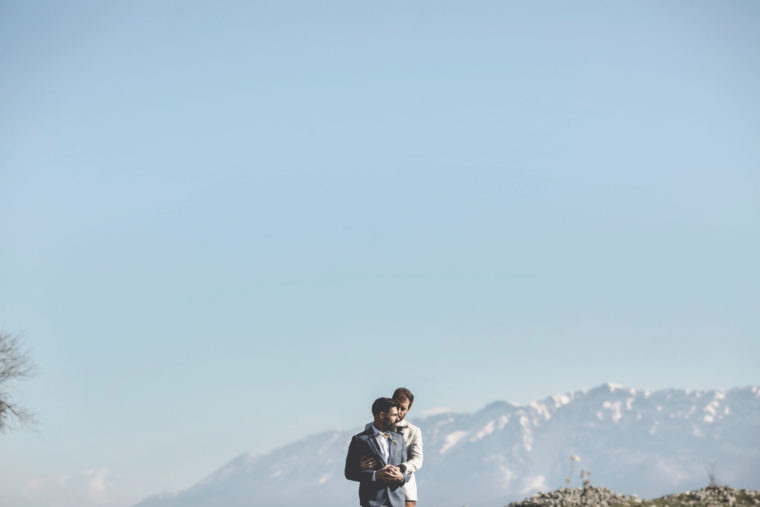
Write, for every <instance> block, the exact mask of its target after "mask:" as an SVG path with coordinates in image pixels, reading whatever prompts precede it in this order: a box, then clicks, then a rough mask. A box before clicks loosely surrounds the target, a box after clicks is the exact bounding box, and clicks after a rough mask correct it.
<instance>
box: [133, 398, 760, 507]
mask: <svg viewBox="0 0 760 507" xmlns="http://www.w3.org/2000/svg"><path fill="white" fill-rule="evenodd" d="M410 422H412V423H414V424H416V425H418V426H419V427H420V428H421V429H422V436H423V443H424V446H423V448H424V465H423V467H422V469H421V470H420V471H419V472H417V484H418V489H419V494H420V503H423V502H424V504H425V505H430V506H435V507H462V506H465V505H466V506H469V507H497V506H503V505H504V504H506V503H507V502H509V501H514V500H519V499H521V498H524V497H526V496H528V495H531V494H533V493H535V492H537V491H547V490H553V489H556V488H559V487H561V486H566V485H568V486H575V487H577V486H579V485H581V483H582V479H581V477H580V474H581V471H583V476H584V478H585V479H588V480H590V482H591V484H593V485H599V486H604V487H607V488H610V489H612V490H614V491H616V492H620V493H629V494H633V493H636V494H639V495H640V496H642V497H645V498H651V497H655V496H661V495H664V494H668V493H673V492H676V491H683V490H686V489H694V488H699V487H702V486H705V485H707V484H708V482H709V481H710V476H713V478H714V480H715V481H717V482H718V483H722V484H727V485H730V486H733V487H736V488H747V489H760V473H758V470H760V387H757V386H755V387H744V388H735V389H730V390H721V389H716V390H705V391H695V390H683V389H666V390H661V391H655V392H648V391H642V390H636V389H631V388H627V387H622V386H618V385H615V384H603V385H601V386H599V387H596V388H593V389H588V390H582V391H576V392H571V393H567V394H555V395H553V396H549V397H547V398H545V399H543V400H541V401H536V402H532V403H529V404H527V405H517V404H513V403H509V402H506V401H496V402H493V403H490V404H489V405H486V406H485V407H483V408H482V409H480V410H478V411H477V412H474V413H454V412H450V413H442V414H436V415H432V416H429V417H425V418H420V419H414V418H411V417H410ZM362 429H363V428H362V427H357V428H352V429H350V430H331V431H325V432H323V433H319V434H317V435H312V436H308V437H306V438H303V439H301V440H298V441H296V442H294V443H291V444H289V445H286V446H284V447H281V448H279V449H276V450H274V451H272V452H270V453H267V454H264V455H257V454H250V453H246V454H242V455H240V456H238V457H236V458H235V459H233V460H232V461H230V462H229V463H228V464H226V465H225V466H223V467H222V468H220V469H219V470H217V471H215V472H214V473H212V474H211V475H209V476H208V477H206V478H205V479H203V480H202V481H200V482H199V483H197V484H195V485H193V486H192V487H190V488H188V489H187V490H184V491H179V492H174V493H164V494H160V495H156V496H153V497H151V498H148V499H146V500H144V501H142V502H140V503H139V504H137V505H136V506H135V507H180V506H181V507H212V506H213V507H218V506H225V507H242V506H256V505H267V506H269V507H292V506H294V505H309V506H311V507H327V506H331V507H334V506H335V505H358V503H359V502H358V493H357V492H358V483H355V482H350V481H347V480H346V479H345V478H344V476H343V467H344V463H345V455H346V450H347V448H348V443H349V441H350V439H351V436H352V435H354V434H356V433H358V432H359V431H361V430H362Z"/></svg>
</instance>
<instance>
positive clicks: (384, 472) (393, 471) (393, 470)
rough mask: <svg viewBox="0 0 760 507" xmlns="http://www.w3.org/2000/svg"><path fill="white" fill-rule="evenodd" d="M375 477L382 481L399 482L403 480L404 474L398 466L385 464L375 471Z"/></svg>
mask: <svg viewBox="0 0 760 507" xmlns="http://www.w3.org/2000/svg"><path fill="white" fill-rule="evenodd" d="M375 479H377V480H379V481H383V482H401V481H403V480H404V475H403V474H402V473H401V470H400V469H399V467H397V466H394V465H385V466H384V467H383V468H381V469H380V470H378V471H377V472H375Z"/></svg>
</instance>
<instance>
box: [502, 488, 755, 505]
mask: <svg viewBox="0 0 760 507" xmlns="http://www.w3.org/2000/svg"><path fill="white" fill-rule="evenodd" d="M574 505H579V506H589V507H590V506H596V507H629V506H631V507H632V506H637V507H686V506H694V507H724V506H735V507H743V506H749V505H760V491H752V490H746V489H733V488H730V487H728V486H708V487H706V488H702V489H698V490H694V491H687V492H686V493H677V494H674V495H667V496H663V497H660V498H656V499H654V500H644V499H642V498H640V497H638V496H637V495H619V494H617V493H613V492H612V491H610V490H609V489H607V488H598V487H595V486H588V487H585V488H561V489H557V490H555V491H550V492H548V493H536V494H535V495H533V496H531V497H530V498H526V499H525V500H522V501H520V502H513V503H510V504H509V505H508V506H507V507H554V506H556V507H559V506H574Z"/></svg>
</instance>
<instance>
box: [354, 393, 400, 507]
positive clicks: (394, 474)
mask: <svg viewBox="0 0 760 507" xmlns="http://www.w3.org/2000/svg"><path fill="white" fill-rule="evenodd" d="M398 407H399V404H398V402H396V401H395V400H393V399H391V398H378V399H377V400H375V402H374V403H373V404H372V416H373V418H374V421H373V422H372V424H370V425H368V427H367V428H366V429H365V430H364V431H362V432H361V433H359V434H357V435H354V436H353V438H352V439H351V443H350V444H349V446H348V454H347V455H346V469H345V475H346V479H349V480H351V481H357V482H359V503H360V504H361V505H362V507H404V502H405V495H404V488H403V486H404V483H405V482H406V481H407V480H409V477H410V474H409V473H403V472H402V471H401V469H400V468H399V465H401V464H402V463H404V462H405V461H406V459H407V456H406V445H405V444H404V437H403V436H402V435H401V433H397V432H396V425H397V424H398V422H399V420H400V419H399V415H398ZM362 456H372V457H373V458H374V459H375V463H376V466H375V467H374V468H373V469H372V470H369V469H367V470H365V469H362V467H361V459H362Z"/></svg>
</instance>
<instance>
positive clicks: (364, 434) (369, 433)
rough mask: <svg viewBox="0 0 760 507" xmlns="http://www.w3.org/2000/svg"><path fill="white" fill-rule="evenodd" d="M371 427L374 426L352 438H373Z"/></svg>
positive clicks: (368, 426)
mask: <svg viewBox="0 0 760 507" xmlns="http://www.w3.org/2000/svg"><path fill="white" fill-rule="evenodd" d="M371 426H372V425H371V424H369V425H367V427H366V428H364V431H362V432H360V433H357V434H356V435H354V436H353V437H352V440H362V439H365V438H369V437H371V436H372V429H371Z"/></svg>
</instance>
